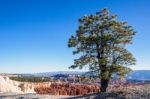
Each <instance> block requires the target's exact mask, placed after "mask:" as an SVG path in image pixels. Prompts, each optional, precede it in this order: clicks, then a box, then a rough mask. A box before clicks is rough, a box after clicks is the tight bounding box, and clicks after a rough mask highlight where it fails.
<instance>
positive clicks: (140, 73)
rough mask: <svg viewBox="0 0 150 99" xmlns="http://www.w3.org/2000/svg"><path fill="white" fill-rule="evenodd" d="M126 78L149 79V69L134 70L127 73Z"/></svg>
mask: <svg viewBox="0 0 150 99" xmlns="http://www.w3.org/2000/svg"><path fill="white" fill-rule="evenodd" d="M127 79H134V80H150V70H135V71H133V72H131V73H130V74H128V76H127Z"/></svg>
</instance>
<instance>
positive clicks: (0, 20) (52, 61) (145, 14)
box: [0, 0, 150, 73]
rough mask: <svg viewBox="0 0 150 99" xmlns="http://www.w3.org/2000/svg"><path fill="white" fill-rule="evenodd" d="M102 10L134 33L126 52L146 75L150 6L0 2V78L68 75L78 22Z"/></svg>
mask: <svg viewBox="0 0 150 99" xmlns="http://www.w3.org/2000/svg"><path fill="white" fill-rule="evenodd" d="M104 7H107V8H109V9H110V12H111V13H115V14H118V20H121V21H124V20H126V21H128V22H129V24H130V25H132V26H133V27H134V28H135V30H136V31H137V32H138V33H137V35H136V36H135V37H134V40H133V42H134V43H133V45H132V46H129V47H128V48H129V50H130V51H131V52H132V53H133V54H134V56H135V57H136V59H137V65H136V66H133V67H132V68H133V69H150V52H149V51H150V44H149V43H150V33H149V29H150V25H149V24H150V0H1V1H0V72H1V73H2V72H7V73H15V72H16V73H28V72H45V71H61V70H68V66H70V65H71V64H72V63H73V59H74V58H76V57H75V56H73V55H72V49H69V48H68V47H67V41H68V38H69V37H70V35H72V34H75V31H76V29H77V27H78V21H77V20H78V18H81V17H82V16H83V15H85V14H91V13H95V12H96V11H99V10H101V9H102V8H104Z"/></svg>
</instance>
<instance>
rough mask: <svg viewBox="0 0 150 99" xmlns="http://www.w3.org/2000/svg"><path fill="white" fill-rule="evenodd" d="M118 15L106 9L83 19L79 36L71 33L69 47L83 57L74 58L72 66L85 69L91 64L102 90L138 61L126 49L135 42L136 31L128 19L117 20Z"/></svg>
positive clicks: (90, 67)
mask: <svg viewBox="0 0 150 99" xmlns="http://www.w3.org/2000/svg"><path fill="white" fill-rule="evenodd" d="M116 18H117V15H110V14H109V11H108V9H106V8H104V9H102V10H101V11H100V12H96V13H95V14H92V15H88V16H84V17H83V18H81V19H79V27H78V30H77V31H76V35H75V36H71V37H70V38H69V41H68V47H73V48H75V49H76V50H75V51H73V54H79V55H80V56H81V57H79V59H75V60H74V65H72V66H70V67H69V68H72V69H75V68H79V69H82V68H83V67H84V66H88V67H89V70H90V71H91V72H95V73H96V74H97V75H98V77H99V78H100V80H101V92H106V91H107V87H108V83H109V80H110V78H111V77H112V75H113V74H115V75H118V76H119V77H123V76H125V74H127V73H129V72H130V71H131V69H130V68H129V66H130V65H134V64H135V62H136V60H135V58H134V57H133V55H132V53H130V52H129V51H128V50H127V49H126V45H127V44H132V38H133V36H134V35H135V33H136V32H135V31H134V29H133V28H132V26H129V25H128V24H127V22H121V21H117V20H116Z"/></svg>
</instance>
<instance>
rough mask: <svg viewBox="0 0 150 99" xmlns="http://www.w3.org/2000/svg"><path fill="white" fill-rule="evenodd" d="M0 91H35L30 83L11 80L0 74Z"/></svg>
mask: <svg viewBox="0 0 150 99" xmlns="http://www.w3.org/2000/svg"><path fill="white" fill-rule="evenodd" d="M0 92H16V93H35V91H34V87H33V85H32V84H30V83H25V82H17V81H13V80H10V79H9V77H8V76H0Z"/></svg>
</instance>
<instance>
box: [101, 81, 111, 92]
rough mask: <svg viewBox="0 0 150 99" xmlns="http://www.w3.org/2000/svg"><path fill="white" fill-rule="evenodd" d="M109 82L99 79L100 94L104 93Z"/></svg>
mask: <svg viewBox="0 0 150 99" xmlns="http://www.w3.org/2000/svg"><path fill="white" fill-rule="evenodd" d="M108 83H109V80H108V79H101V87H100V89H101V92H106V91H107V87H108Z"/></svg>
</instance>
